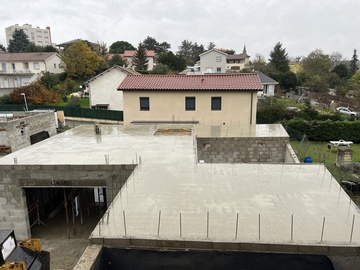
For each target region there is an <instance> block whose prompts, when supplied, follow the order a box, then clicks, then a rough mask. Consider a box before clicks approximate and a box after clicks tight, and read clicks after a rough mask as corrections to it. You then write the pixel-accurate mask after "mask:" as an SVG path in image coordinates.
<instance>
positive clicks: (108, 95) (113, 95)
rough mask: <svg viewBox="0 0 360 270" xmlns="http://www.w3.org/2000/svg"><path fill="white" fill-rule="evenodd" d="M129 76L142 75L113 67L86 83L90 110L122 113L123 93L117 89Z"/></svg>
mask: <svg viewBox="0 0 360 270" xmlns="http://www.w3.org/2000/svg"><path fill="white" fill-rule="evenodd" d="M127 75H140V73H138V72H136V71H134V70H132V69H130V68H125V67H120V66H113V67H111V68H109V69H107V70H105V71H104V72H102V73H100V74H98V75H96V76H95V77H93V78H91V79H90V80H88V81H86V82H85V86H86V91H87V92H88V93H89V101H90V102H89V104H90V108H95V109H103V110H114V111H122V110H123V92H122V91H117V87H118V86H119V83H120V82H122V81H123V80H124V79H125V77H126V76H127Z"/></svg>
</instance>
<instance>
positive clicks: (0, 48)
mask: <svg viewBox="0 0 360 270" xmlns="http://www.w3.org/2000/svg"><path fill="white" fill-rule="evenodd" d="M0 51H1V52H6V48H5V47H4V45H2V44H1V43H0Z"/></svg>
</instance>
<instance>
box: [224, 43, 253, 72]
mask: <svg viewBox="0 0 360 270" xmlns="http://www.w3.org/2000/svg"><path fill="white" fill-rule="evenodd" d="M249 66H250V56H249V55H248V54H247V52H246V47H245V46H244V49H243V52H242V53H240V54H229V55H228V56H227V57H226V69H227V71H230V72H234V71H241V70H244V69H246V68H249Z"/></svg>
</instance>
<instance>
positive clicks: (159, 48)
mask: <svg viewBox="0 0 360 270" xmlns="http://www.w3.org/2000/svg"><path fill="white" fill-rule="evenodd" d="M142 44H143V45H144V47H145V48H146V49H147V50H153V51H155V54H159V53H161V52H166V51H167V50H168V49H170V44H169V43H167V42H166V41H164V42H162V43H159V42H158V41H157V40H156V39H155V38H154V37H149V36H148V37H147V38H145V39H144V41H143V42H142Z"/></svg>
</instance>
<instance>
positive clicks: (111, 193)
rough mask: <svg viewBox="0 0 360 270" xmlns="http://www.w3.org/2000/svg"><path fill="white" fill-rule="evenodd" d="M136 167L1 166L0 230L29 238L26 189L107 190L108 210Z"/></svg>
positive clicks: (20, 237)
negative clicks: (83, 188)
mask: <svg viewBox="0 0 360 270" xmlns="http://www.w3.org/2000/svg"><path fill="white" fill-rule="evenodd" d="M135 167H136V165H1V166H0V229H13V230H15V235H16V237H17V239H19V240H24V239H27V238H30V237H31V234H30V224H29V217H28V211H27V203H26V196H25V188H27V187H31V188H36V187H42V188H47V187H48V188H74V187H80V188H81V187H106V199H107V205H108V206H109V205H110V204H111V202H112V201H113V199H114V197H115V196H116V195H117V193H118V192H119V190H120V189H121V187H122V186H123V185H124V184H125V183H126V181H127V179H128V178H129V176H130V175H131V174H132V172H133V170H134V168H135Z"/></svg>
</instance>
